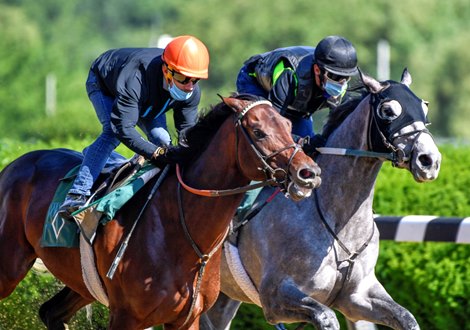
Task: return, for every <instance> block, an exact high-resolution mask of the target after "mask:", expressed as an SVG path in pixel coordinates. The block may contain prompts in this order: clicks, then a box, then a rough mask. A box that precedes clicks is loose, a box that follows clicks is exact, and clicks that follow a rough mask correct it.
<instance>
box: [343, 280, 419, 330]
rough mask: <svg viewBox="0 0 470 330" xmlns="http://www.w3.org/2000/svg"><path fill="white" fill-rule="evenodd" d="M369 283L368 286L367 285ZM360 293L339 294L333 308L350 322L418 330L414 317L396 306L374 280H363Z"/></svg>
mask: <svg viewBox="0 0 470 330" xmlns="http://www.w3.org/2000/svg"><path fill="white" fill-rule="evenodd" d="M369 283H370V284H369ZM359 286H360V289H361V290H360V291H359V290H357V291H356V292H353V293H346V292H345V294H341V295H340V297H338V299H337V300H336V301H335V306H337V308H338V310H340V311H341V313H343V314H344V315H345V316H346V317H347V318H348V319H350V320H351V321H357V320H366V321H370V322H373V323H376V324H383V325H386V326H388V327H390V328H392V329H396V330H405V329H406V330H418V329H419V325H418V323H417V322H416V319H415V317H414V316H413V315H412V314H411V313H410V312H409V311H408V310H407V309H405V308H404V307H402V306H400V305H399V304H397V303H396V302H395V301H394V300H393V299H392V297H391V296H390V295H389V294H388V293H387V291H385V288H384V287H383V286H382V284H380V283H379V281H377V279H376V278H375V276H374V278H373V279H371V278H365V279H363V280H362V282H361V283H360V285H359Z"/></svg>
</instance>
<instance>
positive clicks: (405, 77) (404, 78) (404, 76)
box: [401, 68, 413, 87]
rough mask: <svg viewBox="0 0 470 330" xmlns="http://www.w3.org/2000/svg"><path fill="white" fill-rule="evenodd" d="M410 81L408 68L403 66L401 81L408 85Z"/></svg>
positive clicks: (411, 80)
mask: <svg viewBox="0 0 470 330" xmlns="http://www.w3.org/2000/svg"><path fill="white" fill-rule="evenodd" d="M412 82H413V79H411V74H410V72H409V71H408V68H405V69H404V70H403V73H402V74H401V83H402V84H404V85H406V86H408V87H410V85H411V83H412Z"/></svg>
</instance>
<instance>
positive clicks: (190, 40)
mask: <svg viewBox="0 0 470 330" xmlns="http://www.w3.org/2000/svg"><path fill="white" fill-rule="evenodd" d="M162 57H163V61H164V62H165V63H166V64H167V65H168V66H169V67H170V68H171V69H173V70H175V71H178V72H179V73H182V74H184V75H185V76H187V77H192V78H201V79H207V77H208V76H209V74H208V71H209V52H208V51H207V48H206V46H205V45H204V44H203V43H202V42H201V41H200V40H199V39H197V38H195V37H193V36H180V37H176V38H174V39H173V40H172V41H170V43H169V44H168V45H167V46H166V47H165V50H164V51H163V55H162Z"/></svg>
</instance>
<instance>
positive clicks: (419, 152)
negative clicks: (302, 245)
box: [361, 68, 441, 182]
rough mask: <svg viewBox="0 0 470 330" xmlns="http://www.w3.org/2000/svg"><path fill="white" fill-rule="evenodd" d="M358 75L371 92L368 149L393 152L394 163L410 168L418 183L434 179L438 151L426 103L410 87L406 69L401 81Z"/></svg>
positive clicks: (435, 176) (436, 172)
mask: <svg viewBox="0 0 470 330" xmlns="http://www.w3.org/2000/svg"><path fill="white" fill-rule="evenodd" d="M361 78H362V81H363V82H364V85H365V86H366V87H367V88H368V90H369V91H370V93H371V95H370V105H371V107H372V110H373V113H372V115H371V122H370V128H371V131H370V134H369V139H370V140H369V146H370V148H372V150H374V151H392V152H393V154H394V159H393V160H392V162H393V165H394V166H397V167H399V168H407V169H409V170H410V172H411V173H412V174H413V177H414V179H415V180H416V181H418V182H425V181H431V180H434V179H436V178H437V176H438V174H439V167H440V164H441V154H440V152H439V150H438V148H437V146H436V144H435V142H434V139H433V137H432V135H431V133H430V132H429V131H428V130H427V128H426V124H427V123H428V121H427V113H428V106H427V105H428V103H427V102H426V101H424V100H422V99H420V98H418V97H417V96H416V95H415V94H414V93H413V92H412V91H411V90H410V89H409V86H410V84H411V75H410V73H409V72H408V70H407V69H406V68H405V70H404V71H403V74H402V79H401V82H400V83H398V82H394V81H386V82H383V83H380V82H378V81H376V80H375V79H373V78H372V77H369V76H367V75H364V74H362V73H361Z"/></svg>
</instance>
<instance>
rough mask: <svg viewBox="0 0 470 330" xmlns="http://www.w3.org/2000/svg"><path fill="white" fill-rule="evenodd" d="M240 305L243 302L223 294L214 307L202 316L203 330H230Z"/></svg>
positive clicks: (201, 326)
mask: <svg viewBox="0 0 470 330" xmlns="http://www.w3.org/2000/svg"><path fill="white" fill-rule="evenodd" d="M240 305H241V302H239V301H236V300H233V299H230V298H229V297H227V296H226V295H225V294H223V293H222V292H221V293H220V294H219V297H218V298H217V301H216V302H215V304H214V306H212V307H211V309H209V310H208V311H207V312H206V313H204V314H202V315H201V319H200V322H199V326H200V328H201V329H202V330H224V329H229V328H230V323H231V322H232V320H233V319H234V318H235V314H236V313H237V311H238V308H239V307H240Z"/></svg>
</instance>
